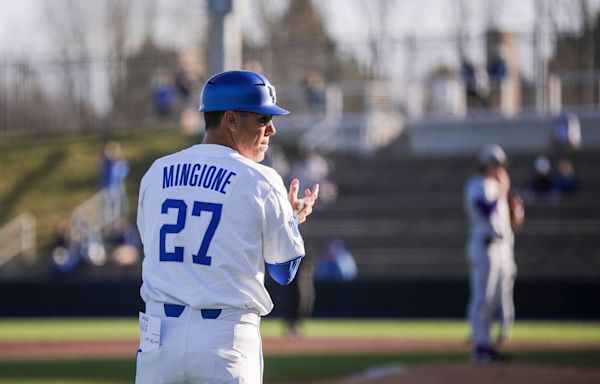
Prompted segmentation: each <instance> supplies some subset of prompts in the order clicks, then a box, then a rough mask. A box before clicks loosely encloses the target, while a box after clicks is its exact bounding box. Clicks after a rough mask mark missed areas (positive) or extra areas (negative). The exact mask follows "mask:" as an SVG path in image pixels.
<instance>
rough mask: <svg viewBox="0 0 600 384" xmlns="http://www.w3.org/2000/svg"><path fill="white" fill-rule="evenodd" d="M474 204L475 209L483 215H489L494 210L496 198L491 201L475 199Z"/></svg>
mask: <svg viewBox="0 0 600 384" xmlns="http://www.w3.org/2000/svg"><path fill="white" fill-rule="evenodd" d="M475 205H476V206H477V209H479V212H481V213H482V214H483V215H484V216H485V217H490V215H491V214H492V212H494V211H495V210H496V207H497V206H498V200H494V201H492V202H491V203H487V202H485V201H484V200H477V201H476V202H475Z"/></svg>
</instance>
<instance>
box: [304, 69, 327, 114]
mask: <svg viewBox="0 0 600 384" xmlns="http://www.w3.org/2000/svg"><path fill="white" fill-rule="evenodd" d="M303 86H304V94H305V97H306V102H307V103H308V107H309V109H310V111H311V112H313V113H325V107H326V102H327V99H326V96H325V93H326V84H325V79H324V78H323V76H322V75H321V74H320V73H318V72H311V73H309V74H308V75H306V76H305V77H304V81H303Z"/></svg>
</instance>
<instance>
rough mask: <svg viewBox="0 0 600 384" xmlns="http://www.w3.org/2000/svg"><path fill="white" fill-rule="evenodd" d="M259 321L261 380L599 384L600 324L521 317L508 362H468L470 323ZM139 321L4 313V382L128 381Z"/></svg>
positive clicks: (0, 341)
mask: <svg viewBox="0 0 600 384" xmlns="http://www.w3.org/2000/svg"><path fill="white" fill-rule="evenodd" d="M283 330H284V326H283V324H282V323H281V322H280V321H279V320H276V319H264V320H263V322H262V324H261V331H262V334H263V339H264V343H263V349H264V360H265V371H264V372H265V383H317V382H318V383H322V382H323V383H325V382H326V383H330V382H331V383H334V382H348V383H392V382H393V383H403V382H413V381H412V380H419V381H418V382H420V383H423V382H425V383H428V382H432V383H435V382H444V383H476V382H484V381H480V380H485V382H486V383H489V382H492V383H493V382H497V381H498V380H502V382H504V383H520V382H528V383H538V382H539V383H542V382H543V383H590V384H591V383H597V382H600V381H599V380H600V323H597V322H519V323H517V325H516V327H515V329H514V334H513V338H512V340H511V341H510V342H509V343H508V344H507V345H506V348H505V349H506V350H507V351H508V352H509V353H510V354H511V357H512V360H511V362H510V363H495V364H490V365H475V364H472V363H471V362H470V361H469V352H468V345H467V341H468V327H467V325H466V323H465V322H464V321H460V320H448V321H432V320H412V321H405V320H317V319H314V320H309V321H307V322H305V323H304V324H303V326H302V328H301V335H300V336H298V337H293V338H286V337H284V336H283ZM137 340H138V334H137V321H136V320H135V319H131V318H108V319H10V320H8V319H4V320H1V321H0V383H2V384H5V383H6V384H8V383H22V384H34V383H35V384H37V383H57V384H58V383H65V384H75V383H82V384H83V383H98V384H101V383H102V384H117V383H131V382H132V381H133V377H134V374H135V350H136V348H137Z"/></svg>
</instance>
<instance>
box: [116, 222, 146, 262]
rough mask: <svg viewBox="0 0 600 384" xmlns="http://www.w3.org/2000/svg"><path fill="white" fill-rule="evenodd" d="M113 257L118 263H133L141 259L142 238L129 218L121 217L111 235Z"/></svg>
mask: <svg viewBox="0 0 600 384" xmlns="http://www.w3.org/2000/svg"><path fill="white" fill-rule="evenodd" d="M109 241H110V245H111V248H112V259H113V261H114V262H115V263H117V264H118V265H133V264H135V263H137V262H138V260H139V259H140V252H139V247H140V239H139V236H138V233H137V231H136V230H135V228H134V226H133V225H131V223H130V222H129V220H127V219H125V218H121V219H120V220H119V221H117V223H116V224H115V226H114V228H113V231H112V232H111V234H110V236H109Z"/></svg>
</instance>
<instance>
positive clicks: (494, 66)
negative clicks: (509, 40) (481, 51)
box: [487, 45, 508, 88]
mask: <svg viewBox="0 0 600 384" xmlns="http://www.w3.org/2000/svg"><path fill="white" fill-rule="evenodd" d="M487 71H488V75H489V79H490V82H491V83H492V84H493V86H494V87H496V88H498V87H500V85H501V84H502V81H504V79H506V78H507V77H508V66H507V65H506V59H505V58H504V47H503V46H502V45H500V46H498V47H496V52H494V56H493V57H492V58H491V59H490V62H489V64H488V66H487Z"/></svg>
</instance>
